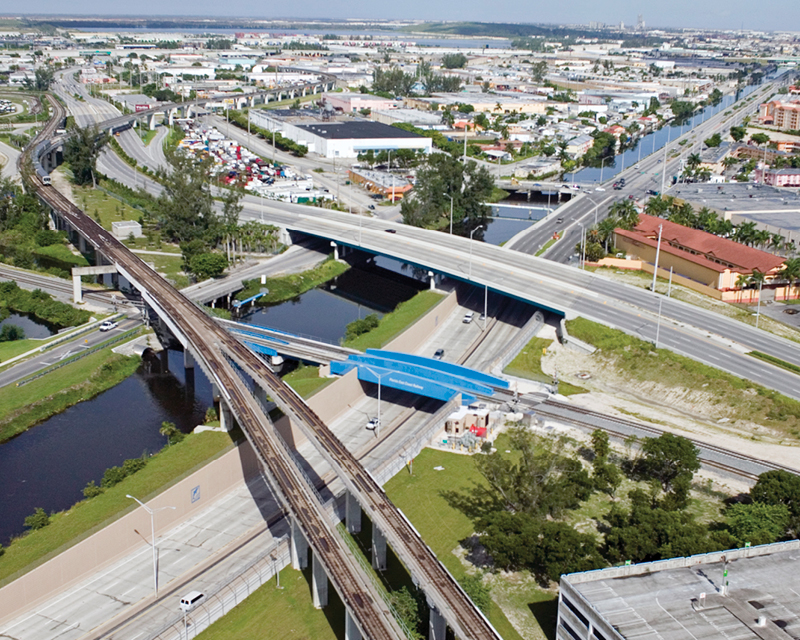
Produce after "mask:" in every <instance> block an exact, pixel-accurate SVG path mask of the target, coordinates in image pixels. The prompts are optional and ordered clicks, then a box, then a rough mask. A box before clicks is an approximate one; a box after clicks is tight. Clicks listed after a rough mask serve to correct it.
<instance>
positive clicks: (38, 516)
mask: <svg viewBox="0 0 800 640" xmlns="http://www.w3.org/2000/svg"><path fill="white" fill-rule="evenodd" d="M48 524H50V516H49V515H47V512H45V510H44V509H42V508H41V507H36V510H35V511H34V512H33V513H32V514H31V515H29V516H28V517H27V518H25V526H26V527H27V528H28V529H30V530H31V531H36V530H37V529H44V528H45V527H46V526H47V525H48Z"/></svg>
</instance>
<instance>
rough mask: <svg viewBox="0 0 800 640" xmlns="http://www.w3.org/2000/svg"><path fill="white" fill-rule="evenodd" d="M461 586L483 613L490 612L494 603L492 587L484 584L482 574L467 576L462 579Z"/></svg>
mask: <svg viewBox="0 0 800 640" xmlns="http://www.w3.org/2000/svg"><path fill="white" fill-rule="evenodd" d="M461 587H462V588H463V589H464V591H466V592H467V595H468V596H469V597H470V600H472V602H474V603H475V606H476V607H478V609H480V610H481V611H483V613H486V614H488V613H489V607H490V606H491V603H492V593H491V589H490V588H489V587H488V586H487V585H486V584H484V582H483V578H482V576H479V575H475V576H467V577H466V578H464V579H463V580H462V581H461Z"/></svg>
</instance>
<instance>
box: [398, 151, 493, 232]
mask: <svg viewBox="0 0 800 640" xmlns="http://www.w3.org/2000/svg"><path fill="white" fill-rule="evenodd" d="M493 190H494V179H493V178H492V176H491V174H490V173H489V171H488V169H486V167H483V166H480V167H479V166H478V165H477V164H476V163H475V162H474V161H469V162H467V163H466V166H465V165H464V164H462V163H461V162H460V161H459V160H458V159H457V158H454V157H453V156H451V155H449V154H445V153H433V154H430V155H429V156H428V157H427V158H426V161H425V164H423V165H422V166H420V168H419V169H418V170H417V183H416V185H415V187H414V191H412V192H411V195H410V196H409V197H407V198H404V199H403V203H402V205H401V209H400V210H401V213H402V215H403V221H404V222H405V223H406V224H410V225H413V226H416V227H426V228H443V227H446V226H447V225H449V222H450V199H449V198H453V222H454V226H455V225H459V226H460V223H461V222H463V221H464V220H465V219H467V218H468V219H469V225H470V226H471V227H472V228H473V229H474V228H475V227H477V225H479V224H483V223H484V222H485V220H486V217H487V216H488V215H489V208H488V207H487V206H485V205H484V204H483V203H484V202H486V201H487V200H488V199H489V197H490V196H491V194H492V191H493ZM448 196H449V197H448ZM465 231H466V229H465Z"/></svg>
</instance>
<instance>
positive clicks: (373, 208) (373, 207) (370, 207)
mask: <svg viewBox="0 0 800 640" xmlns="http://www.w3.org/2000/svg"><path fill="white" fill-rule="evenodd" d="M367 208H368V209H372V210H373V211H375V205H374V204H371V205H369V206H368V207H367Z"/></svg>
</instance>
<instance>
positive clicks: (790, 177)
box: [756, 168, 800, 187]
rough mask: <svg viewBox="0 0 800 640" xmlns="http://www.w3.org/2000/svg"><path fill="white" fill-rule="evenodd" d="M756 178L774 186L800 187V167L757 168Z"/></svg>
mask: <svg viewBox="0 0 800 640" xmlns="http://www.w3.org/2000/svg"><path fill="white" fill-rule="evenodd" d="M756 180H758V181H759V182H763V183H764V184H768V185H770V186H773V187H800V169H788V168H787V169H756Z"/></svg>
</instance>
